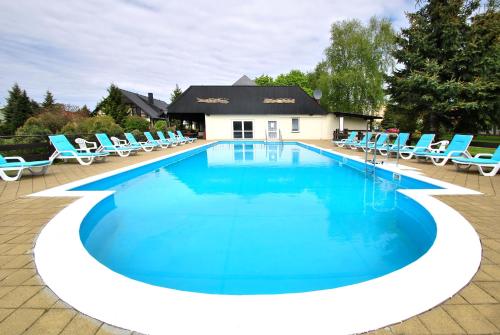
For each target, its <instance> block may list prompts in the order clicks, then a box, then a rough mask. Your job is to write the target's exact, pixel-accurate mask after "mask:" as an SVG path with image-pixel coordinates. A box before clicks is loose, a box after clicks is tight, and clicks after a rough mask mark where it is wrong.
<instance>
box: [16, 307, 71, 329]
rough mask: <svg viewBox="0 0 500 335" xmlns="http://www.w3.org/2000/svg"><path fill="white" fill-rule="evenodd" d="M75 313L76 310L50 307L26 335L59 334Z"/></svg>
mask: <svg viewBox="0 0 500 335" xmlns="http://www.w3.org/2000/svg"><path fill="white" fill-rule="evenodd" d="M75 314H76V312H75V311H72V310H68V309H50V310H48V311H47V312H46V313H45V314H43V315H42V316H41V317H40V318H39V319H38V320H37V321H36V322H35V323H34V324H33V325H32V326H31V327H30V328H29V329H28V330H27V331H26V333H25V334H24V335H38V334H44V335H56V334H59V333H60V332H61V331H62V330H63V329H64V328H65V327H66V325H67V324H68V323H69V322H70V321H71V319H72V318H73V317H74V316H75Z"/></svg>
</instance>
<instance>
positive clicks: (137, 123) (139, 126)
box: [124, 115, 149, 132]
mask: <svg viewBox="0 0 500 335" xmlns="http://www.w3.org/2000/svg"><path fill="white" fill-rule="evenodd" d="M124 125H125V130H126V131H133V130H139V131H141V132H144V131H148V130H149V122H148V120H146V119H143V118H142V117H140V116H137V115H129V116H127V117H126V118H125V122H124Z"/></svg>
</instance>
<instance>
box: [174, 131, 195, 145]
mask: <svg viewBox="0 0 500 335" xmlns="http://www.w3.org/2000/svg"><path fill="white" fill-rule="evenodd" d="M177 136H178V137H179V138H180V139H181V140H186V142H189V143H193V142H194V141H196V140H197V138H195V137H188V136H184V135H182V132H181V131H180V130H177Z"/></svg>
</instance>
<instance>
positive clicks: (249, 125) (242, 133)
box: [233, 121, 253, 138]
mask: <svg viewBox="0 0 500 335" xmlns="http://www.w3.org/2000/svg"><path fill="white" fill-rule="evenodd" d="M233 138H253V122H252V121H233Z"/></svg>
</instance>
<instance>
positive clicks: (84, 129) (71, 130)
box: [61, 115, 123, 136]
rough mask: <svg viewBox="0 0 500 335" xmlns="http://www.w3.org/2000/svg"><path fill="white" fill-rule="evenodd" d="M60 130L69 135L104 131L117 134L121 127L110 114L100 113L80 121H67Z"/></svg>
mask: <svg viewBox="0 0 500 335" xmlns="http://www.w3.org/2000/svg"><path fill="white" fill-rule="evenodd" d="M61 132H62V133H64V134H69V135H75V134H78V135H83V134H89V135H91V134H92V135H93V134H95V133H106V134H108V135H109V136H117V135H120V134H122V133H123V129H122V127H120V126H119V125H117V124H116V123H115V121H114V120H113V118H112V117H111V116H107V115H102V116H96V117H89V118H85V119H83V120H81V121H80V122H68V123H67V124H66V125H65V126H64V127H63V128H62V129H61Z"/></svg>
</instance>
